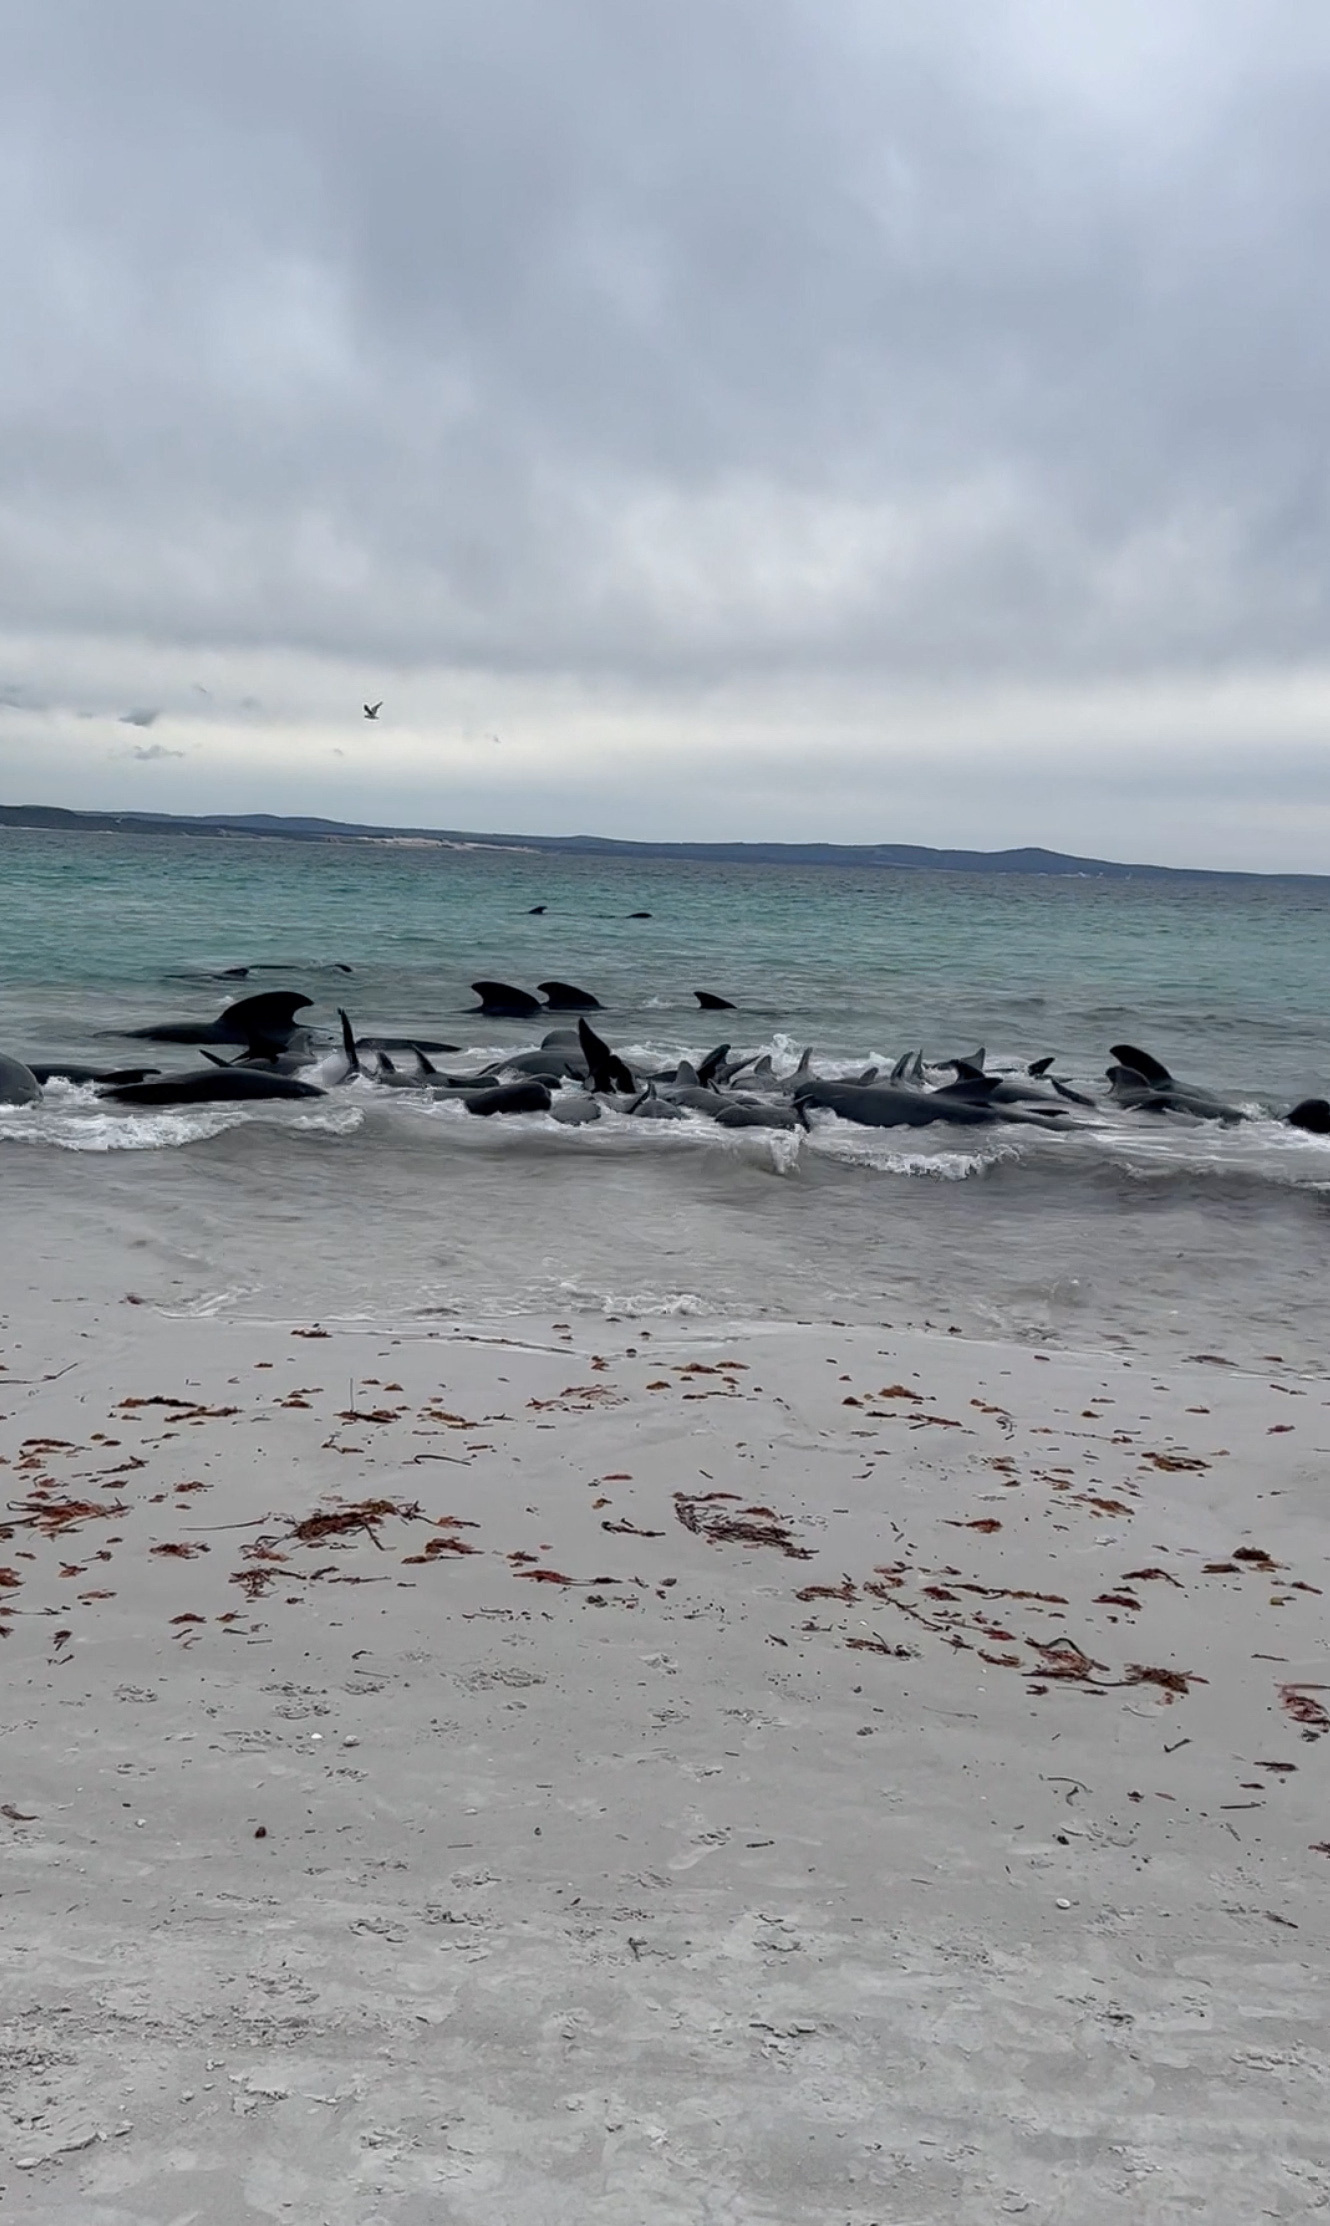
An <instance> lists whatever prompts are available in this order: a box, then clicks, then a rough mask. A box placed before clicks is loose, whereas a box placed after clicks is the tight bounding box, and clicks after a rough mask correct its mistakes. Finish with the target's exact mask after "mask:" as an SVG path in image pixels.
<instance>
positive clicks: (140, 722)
mask: <svg viewBox="0 0 1330 2226" xmlns="http://www.w3.org/2000/svg"><path fill="white" fill-rule="evenodd" d="M160 717H161V712H160V711H125V712H122V714H121V718H120V724H121V726H122V727H153V726H156V724H157V721H158V720H159V719H160Z"/></svg>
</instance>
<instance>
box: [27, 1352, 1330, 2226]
mask: <svg viewBox="0 0 1330 2226" xmlns="http://www.w3.org/2000/svg"><path fill="white" fill-rule="evenodd" d="M0 1357H2V1358H3V1360H4V1362H5V1363H6V1371H5V1373H4V1374H0V1386H3V1389H0V1413H3V1415H4V1416H5V1418H6V1419H5V1422H4V1428H3V1452H4V1455H5V1457H6V1461H7V1463H8V1465H7V1467H6V1469H5V1477H4V1481H5V1493H4V1498H5V1500H6V1501H7V1502H8V1514H7V1517H6V1522H7V1525H8V1526H9V1528H8V1531H7V1535H5V1537H4V1539H3V1543H0V1562H3V1564H4V1566H5V1569H6V1571H7V1572H8V1574H7V1575H6V1577H5V1578H4V1580H3V1582H4V1585H5V1588H6V1589H4V1590H3V1591H0V1609H3V1610H4V1611H5V1612H4V1614H3V1621H4V1623H5V1624H6V1625H7V1626H8V1628H9V1632H10V1635H9V1637H8V1638H7V1639H6V1640H5V1642H4V1644H3V1647H2V1648H0V1661H2V1662H3V1664H4V1667H5V1670H6V1672H7V1677H8V1684H7V1697H6V1708H5V1715H4V1724H5V1740H4V1747H3V1763H2V1765H0V1801H2V1802H3V1804H4V1806H3V1815H2V1816H0V1846H2V1847H3V1850H4V1856H5V1863H4V1870H3V1874H2V1878H3V1894H4V1901H3V1910H4V1918H5V1925H6V1946H7V1978H6V1991H5V2003H4V2024H3V2055H2V2057H0V2066H2V2069H3V2087H2V2088H0V2104H2V2108H3V2146H4V2149H5V2151H6V2154H7V2162H6V2164H5V2167H4V2170H3V2173H2V2174H0V2182H2V2186H3V2193H2V2195H0V2204H2V2206H3V2216H4V2217H5V2218H7V2219H8V2218H12V2219H14V2220H16V2221H17V2220H22V2221H25V2222H29V2221H31V2222H36V2221H42V2222H49V2226H56V2222H57V2221H58V2222H59V2226H140V2222H142V2226H147V2222H152V2226H186V2222H193V2221H206V2222H208V2226H212V2222H214V2221H232V2220H236V2221H241V2220H243V2221H251V2220H279V2221H295V2222H299V2226H306V2222H316V2221H327V2222H329V2226H334V2222H335V2226H453V2222H456V2226H554V2222H556V2221H557V2222H559V2226H596V2222H605V2226H610V2222H613V2226H722V2222H724V2226H731V2222H733V2226H741V2222H742V2226H748V2222H754V2221H769V2222H772V2226H796V2222H803V2221H809V2222H815V2226H833V2222H834V2226H888V2222H891V2226H906V2222H910V2221H931V2220H947V2221H956V2222H958V2226H971V2222H973V2226H981V2222H982V2226H991V2222H993V2221H994V2220H1000V2219H1003V2218H1006V2217H1014V2218H1023V2219H1025V2220H1027V2221H1029V2222H1030V2226H1044V2222H1049V2226H1051V2222H1052V2221H1055V2220H1056V2221H1073V2220H1074V2221H1077V2222H1078V2226H1079V2222H1093V2226H1117V2222H1119V2221H1132V2222H1133V2226H1134V2222H1139V2221H1173V2220H1184V2219H1185V2220H1189V2221H1191V2220H1197V2219H1203V2220H1206V2221H1229V2220H1232V2221H1235V2222H1236V2221H1242V2222H1243V2226H1246V2222H1250V2221H1257V2220H1263V2219H1280V2220H1289V2221H1293V2220H1305V2219H1307V2218H1309V2217H1312V2216H1315V2215H1319V2214H1320V2213H1321V2212H1323V2211H1330V2130H1328V2129H1330V2080H1328V2077H1327V2074H1328V2072H1330V2052H1328V2049H1327V2041H1328V2039H1330V2029H1328V2027H1327V2016H1326V1990H1325V1970H1326V1953H1325V1951H1326V1944H1327V1933H1328V1932H1330V1922H1328V1917H1330V1791H1328V1790H1327V1785H1326V1768H1327V1762H1330V1739H1327V1738H1326V1737H1325V1736H1324V1734H1325V1733H1326V1732H1327V1730H1330V1714H1327V1710H1330V1644H1328V1633H1327V1614H1326V1606H1327V1601H1326V1593H1325V1590H1324V1588H1326V1587H1327V1586H1328V1585H1330V1577H1327V1535H1328V1534H1327V1526H1326V1503H1327V1480H1328V1479H1330V1411H1328V1403H1330V1392H1328V1391H1327V1387H1326V1386H1325V1385H1324V1384H1323V1383H1321V1382H1319V1381H1316V1382H1313V1381H1308V1380H1297V1379H1294V1378H1291V1377H1286V1376H1284V1375H1283V1374H1282V1373H1281V1371H1280V1369H1279V1368H1278V1367H1277V1366H1274V1365H1272V1371H1271V1375H1270V1377H1269V1378H1268V1379H1267V1378H1252V1377H1249V1376H1242V1375H1239V1374H1238V1372H1237V1371H1236V1370H1234V1369H1232V1368H1229V1367H1226V1366H1223V1365H1220V1364H1219V1363H1217V1362H1215V1361H1213V1360H1210V1361H1207V1360H1197V1361H1196V1362H1195V1363H1194V1364H1191V1365H1188V1366H1186V1367H1184V1368H1180V1369H1176V1370H1170V1371H1169V1373H1168V1374H1167V1376H1165V1375H1156V1374H1154V1373H1153V1372H1152V1371H1151V1370H1150V1368H1149V1367H1148V1366H1147V1365H1145V1364H1143V1363H1142V1362H1140V1361H1139V1360H1138V1361H1137V1362H1135V1363H1128V1362H1126V1361H1124V1360H1121V1359H1119V1358H1116V1357H1114V1358H1110V1357H1105V1356H1100V1355H1091V1356H1086V1357H1082V1358H1068V1357H1066V1356H1060V1355H1053V1356H1052V1357H1050V1358H1048V1359H1043V1358H1041V1357H1039V1356H1038V1355H1036V1354H1034V1353H1032V1352H1028V1351H1021V1350H1013V1349H1011V1348H1007V1347H1001V1346H996V1345H980V1344H974V1343H969V1342H966V1341H963V1340H960V1339H958V1338H955V1337H926V1336H922V1335H916V1336H904V1335H896V1334H894V1333H891V1332H888V1331H885V1330H882V1329H862V1328H855V1329H842V1328H835V1327H831V1328H825V1327H824V1328H798V1329H794V1328H791V1329H784V1330H773V1329H771V1328H762V1329H760V1330H755V1331H747V1330H743V1329H733V1330H727V1331H725V1332H724V1333H721V1334H717V1332H716V1331H715V1330H714V1328H712V1327H708V1328H707V1329H706V1330H701V1329H698V1328H697V1327H696V1326H684V1327H679V1328H676V1327H674V1326H670V1325H663V1324H661V1323H655V1324H653V1325H651V1326H650V1328H649V1329H648V1328H647V1327H644V1326H643V1325H641V1324H633V1323H618V1324H608V1325H596V1326H595V1328H594V1330H588V1328H587V1326H586V1325H585V1324H582V1323H579V1324H577V1325H575V1326H573V1327H572V1328H571V1329H570V1330H561V1329H557V1328H555V1327H554V1326H553V1325H552V1324H550V1323H548V1322H546V1323H535V1322H529V1321H522V1322H514V1323H511V1324H507V1325H499V1326H495V1325H487V1326H486V1327H485V1328H483V1329H476V1330H473V1331H469V1332H468V1331H466V1330H460V1329H452V1328H450V1329H447V1330H444V1331H440V1332H439V1333H438V1334H437V1335H434V1334H431V1335H422V1334H421V1333H420V1332H419V1331H418V1330H412V1331H404V1332H403V1333H402V1334H400V1335H398V1334H394V1333H392V1332H389V1331H384V1330H376V1331H368V1330H365V1329H364V1328H360V1329H354V1328H345V1327H337V1326H334V1325H330V1328H329V1331H328V1333H326V1334H324V1333H321V1332H319V1331H317V1330H316V1329H315V1328H314V1327H313V1325H309V1324H300V1325H292V1324H289V1323H284V1324H280V1325H274V1326H269V1327H264V1326H261V1325H255V1324H241V1325H234V1324H224V1323H219V1322H212V1321H195V1322H179V1321H167V1320H164V1319H160V1318H157V1317H154V1316H152V1315H150V1314H149V1313H148V1312H147V1311H146V1310H141V1309H134V1308H125V1309H122V1310H121V1313H120V1315H119V1317H118V1318H117V1320H116V1322H115V1323H114V1324H113V1325H112V1324H108V1323H101V1324H89V1325H84V1329H83V1332H82V1334H75V1333H74V1332H73V1331H72V1330H71V1331H70V1332H69V1333H68V1334H67V1335H64V1336H63V1340H61V1339H60V1338H57V1336H56V1335H55V1333H54V1332H51V1333H50V1334H49V1335H47V1334H46V1333H43V1332H40V1331H32V1332H29V1333H28V1334H27V1335H26V1336H25V1338H24V1340H23V1342H22V1343H21V1344H20V1343H18V1342H16V1341H15V1340H14V1339H12V1338H11V1339H10V1340H9V1342H8V1343H7V1345H6V1347H5V1349H4V1351H3V1354H2V1355H0ZM374 1502H379V1503H381V1504H380V1505H379V1506H378V1507H377V1509H376V1508H375V1507H374V1506H373V1505H372V1504H370V1505H368V1506H366V1505H365V1503H374ZM385 1503H386V1504H385ZM356 1506H361V1507H362V1510H363V1511H362V1513H360V1514H358V1515H357V1514H353V1513H351V1512H350V1510H352V1509H354V1508H355V1507H356ZM320 1515H322V1516H324V1517H328V1516H331V1517H332V1518H333V1519H332V1520H331V1521H314V1522H312V1523H311V1521H310V1518H311V1517H318V1516H320Z"/></svg>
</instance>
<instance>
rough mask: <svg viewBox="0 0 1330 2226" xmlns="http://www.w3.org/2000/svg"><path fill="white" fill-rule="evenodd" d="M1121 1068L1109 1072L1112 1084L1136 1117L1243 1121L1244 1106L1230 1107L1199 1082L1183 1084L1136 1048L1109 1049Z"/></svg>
mask: <svg viewBox="0 0 1330 2226" xmlns="http://www.w3.org/2000/svg"><path fill="white" fill-rule="evenodd" d="M1108 1048H1109V1052H1110V1055H1111V1056H1112V1058H1113V1059H1114V1060H1116V1062H1117V1064H1116V1065H1115V1066H1111V1067H1110V1068H1109V1069H1108V1080H1109V1082H1110V1083H1111V1085H1112V1090H1113V1096H1114V1098H1115V1100H1116V1101H1117V1103H1118V1104H1119V1105H1123V1106H1126V1107H1127V1108H1128V1110H1129V1111H1131V1112H1134V1113H1190V1114H1191V1115H1192V1116H1193V1118H1194V1119H1195V1120H1198V1121H1225V1122H1230V1123H1231V1122H1233V1121H1242V1120H1245V1119H1246V1115H1245V1114H1244V1113H1243V1111H1242V1109H1241V1107H1240V1106H1237V1105H1228V1104H1226V1103H1225V1101H1224V1100H1223V1098H1217V1097H1216V1096H1215V1094H1214V1092H1213V1090H1203V1089H1202V1088H1201V1087H1200V1085H1199V1084H1198V1083H1195V1082H1179V1081H1178V1079H1177V1077H1176V1076H1175V1075H1172V1074H1170V1073H1169V1071H1168V1068H1167V1067H1165V1066H1161V1065H1160V1062H1159V1061H1158V1059H1155V1058H1152V1057H1151V1055H1150V1053H1149V1052H1148V1051H1140V1050H1138V1049H1137V1047H1136V1045H1135V1044H1130V1043H1114V1044H1110V1045H1109V1047H1108Z"/></svg>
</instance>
